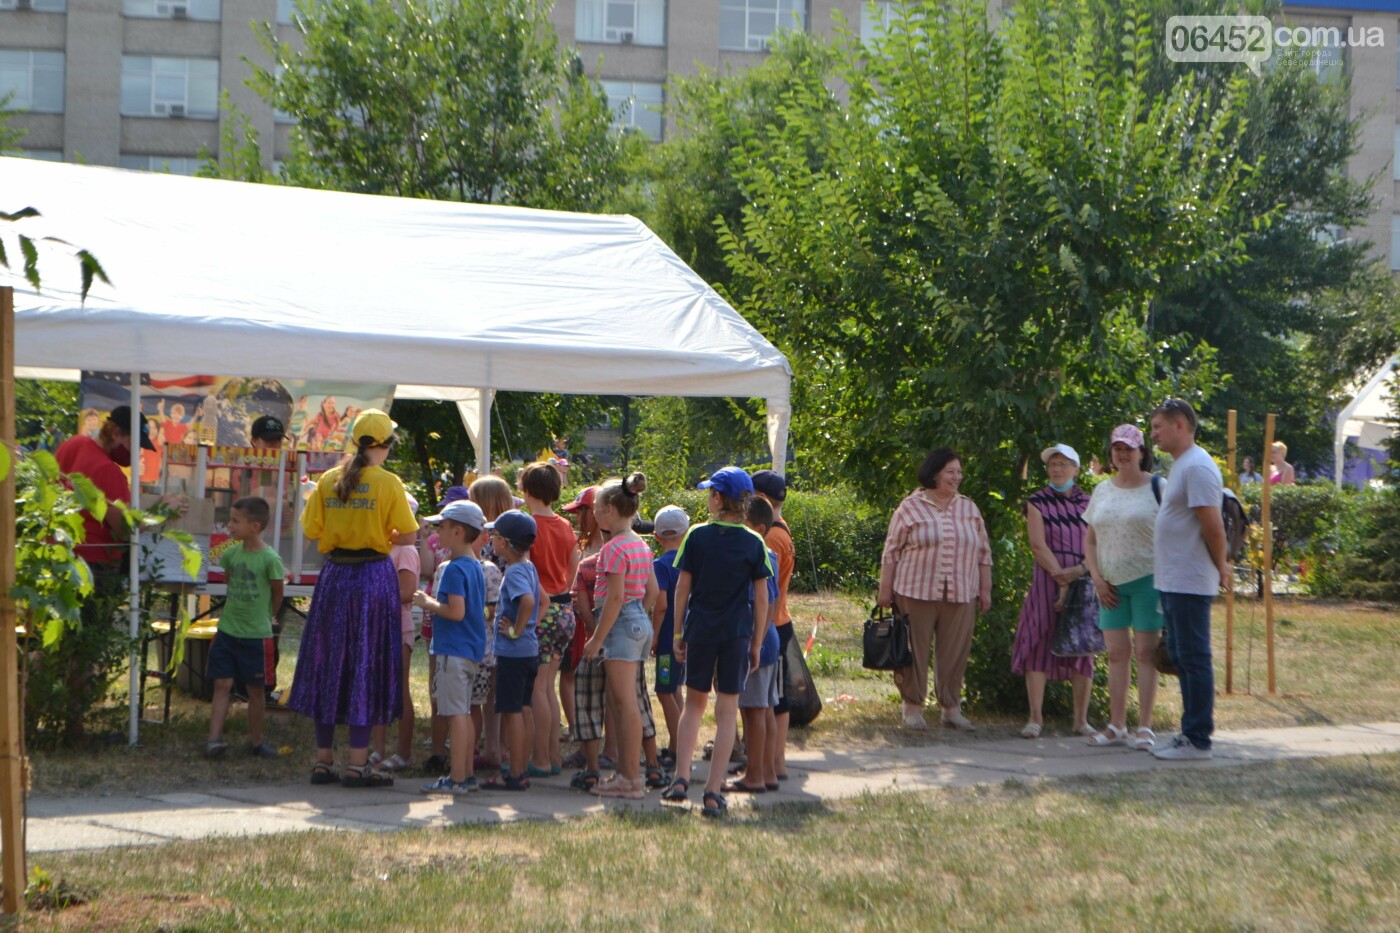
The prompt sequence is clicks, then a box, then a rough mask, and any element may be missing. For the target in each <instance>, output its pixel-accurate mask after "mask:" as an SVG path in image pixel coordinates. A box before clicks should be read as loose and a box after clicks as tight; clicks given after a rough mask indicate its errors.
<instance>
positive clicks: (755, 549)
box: [662, 466, 773, 817]
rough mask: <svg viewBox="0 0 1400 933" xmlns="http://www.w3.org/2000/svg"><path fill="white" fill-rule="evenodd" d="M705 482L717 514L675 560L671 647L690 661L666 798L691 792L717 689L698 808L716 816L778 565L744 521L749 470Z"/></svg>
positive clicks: (688, 538)
mask: <svg viewBox="0 0 1400 933" xmlns="http://www.w3.org/2000/svg"><path fill="white" fill-rule="evenodd" d="M699 488H701V489H708V490H709V491H710V497H709V500H708V502H707V503H706V505H707V506H708V508H709V510H710V516H711V518H710V521H708V522H706V523H705V524H703V525H699V526H697V527H695V528H692V529H691V530H690V532H689V533H688V534H687V535H686V537H685V541H684V542H683V543H682V544H681V550H680V555H679V557H677V559H676V566H677V567H679V568H680V577H679V578H678V579H677V580H676V600H675V613H674V619H675V626H676V628H675V633H674V635H675V642H674V646H673V650H674V653H675V656H676V660H677V661H680V662H683V663H684V664H685V665H686V676H685V686H686V692H685V710H684V712H683V713H682V714H681V722H680V741H679V743H678V747H677V749H676V752H677V754H676V779H675V780H674V781H673V782H672V783H671V786H670V787H669V788H668V789H667V790H666V793H665V794H663V795H662V799H663V800H666V801H670V802H682V801H685V800H686V799H687V796H688V793H689V790H690V781H689V774H690V762H691V758H692V757H693V756H694V754H695V742H696V739H697V738H698V737H699V733H700V721H701V718H702V717H703V716H704V715H705V707H706V706H707V705H708V704H709V700H710V690H711V689H714V690H715V692H716V693H717V694H718V696H717V698H716V700H715V750H714V757H713V762H714V763H712V764H711V766H710V774H709V777H708V778H707V780H706V781H705V793H704V796H703V798H702V804H703V806H702V809H701V811H700V812H701V815H703V816H711V817H717V816H722V815H723V814H724V812H725V811H726V810H727V809H728V804H727V803H726V801H725V799H724V796H723V794H721V792H720V787H721V784H722V783H723V781H724V771H725V769H724V764H723V763H724V762H727V761H728V760H729V753H730V751H731V750H732V748H733V745H734V735H735V732H736V729H735V726H736V721H737V719H738V714H739V694H740V693H741V692H742V691H743V689H744V681H745V679H746V678H747V677H748V674H749V672H750V671H752V670H757V669H758V662H759V652H760V650H761V648H762V646H763V641H762V637H763V631H764V624H766V623H767V621H768V587H767V586H766V585H763V584H762V581H764V580H766V579H767V578H768V577H771V576H772V575H773V568H772V566H771V564H770V563H769V560H768V549H767V548H766V547H765V546H764V544H763V539H762V538H761V537H759V536H758V534H757V533H755V532H754V531H753V530H752V529H750V528H749V527H748V526H746V525H745V524H744V519H745V516H746V514H747V511H748V505H749V500H750V499H752V498H753V480H752V479H751V478H750V477H749V474H748V473H746V472H744V471H743V470H741V469H739V468H738V467H735V466H728V467H725V468H724V469H722V470H717V471H716V472H715V473H714V475H712V476H711V477H710V478H709V479H708V480H706V481H705V482H703V483H701V484H700V487H699ZM755 584H757V585H755ZM751 590H752V593H753V601H752V603H750V600H749V594H750V591H751Z"/></svg>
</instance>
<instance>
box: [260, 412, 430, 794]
mask: <svg viewBox="0 0 1400 933" xmlns="http://www.w3.org/2000/svg"><path fill="white" fill-rule="evenodd" d="M393 443H394V423H393V422H392V421H390V420H389V416H388V415H386V414H385V413H384V412H382V411H378V410H376V409H373V408H367V409H365V410H364V411H362V412H360V414H359V416H358V417H357V418H356V419H355V423H354V425H353V426H352V427H351V430H350V446H351V452H348V453H347V454H346V456H345V459H344V460H343V461H342V462H341V464H340V465H339V466H337V467H335V468H333V469H331V470H328V471H327V472H326V473H325V474H324V475H323V476H322V477H321V479H320V481H319V482H318V483H317V484H316V489H315V490H314V491H313V492H312V493H311V496H310V498H309V499H308V500H307V503H306V511H305V512H303V513H302V516H301V527H302V530H303V531H305V532H306V536H307V537H308V538H310V539H312V540H313V541H315V542H316V546H317V548H318V549H319V550H320V551H321V553H322V554H324V555H326V564H325V566H324V567H323V568H322V569H321V573H320V575H319V576H318V577H317V578H316V590H315V592H314V593H313V594H312V596H311V609H310V611H309V612H308V613H307V616H306V627H305V629H304V630H303V632H302V636H301V649H300V650H299V651H298V652H297V667H296V674H295V676H294V677H293V678H292V689H291V694H290V697H289V698H288V700H287V706H288V707H289V708H290V709H294V710H296V711H297V712H299V713H302V714H304V715H306V716H308V717H310V718H311V721H312V722H313V723H315V727H316V764H315V765H314V766H313V767H312V769H311V783H312V784H330V783H333V782H335V781H339V782H340V783H341V784H342V785H344V786H346V787H387V786H388V785H390V784H393V783H394V779H393V777H392V776H391V775H389V774H388V773H386V772H384V771H381V770H379V769H377V768H374V767H372V766H371V765H370V764H369V763H368V758H369V738H370V730H371V728H372V727H374V726H385V725H388V724H389V723H390V722H392V721H393V720H395V719H398V718H399V716H400V714H401V713H402V711H403V688H402V685H401V684H400V682H399V681H400V678H401V677H402V664H401V661H400V656H401V654H402V642H401V635H400V629H399V626H400V608H401V605H402V604H401V603H400V601H399V588H398V572H397V571H396V570H395V569H394V563H393V561H391V560H390V559H389V549H390V548H391V547H393V546H394V545H395V544H404V545H411V544H413V542H414V540H415V538H416V537H417V534H418V520H417V519H416V518H414V515H413V511H412V509H410V508H409V504H408V495H407V493H405V492H404V488H403V483H402V482H400V481H399V478H398V477H397V476H395V475H394V474H392V473H390V472H388V471H387V470H385V469H384V468H383V466H382V464H383V463H384V460H385V459H386V458H387V457H388V456H389V450H390V448H391V447H392V446H393ZM341 724H343V725H347V726H349V727H350V757H349V763H348V765H347V766H346V768H345V775H344V777H341V776H340V775H338V774H336V772H335V771H334V770H333V765H334V763H335V753H334V749H333V747H332V743H333V740H334V736H335V727H336V726H337V725H341Z"/></svg>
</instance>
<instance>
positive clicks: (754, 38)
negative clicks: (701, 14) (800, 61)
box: [719, 0, 807, 52]
mask: <svg viewBox="0 0 1400 933" xmlns="http://www.w3.org/2000/svg"><path fill="white" fill-rule="evenodd" d="M806 23H807V3H806V0H720V3H719V47H720V48H722V49H735V50H738V51H747V52H762V51H764V50H765V49H767V48H768V40H769V39H770V38H771V37H772V36H774V35H776V34H777V33H779V32H784V31H786V30H799V31H800V30H802V29H805V28H806Z"/></svg>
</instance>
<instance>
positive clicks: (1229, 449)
mask: <svg viewBox="0 0 1400 933" xmlns="http://www.w3.org/2000/svg"><path fill="white" fill-rule="evenodd" d="M1238 416H1239V412H1237V411H1235V409H1233V408H1232V409H1230V415H1229V420H1228V421H1227V428H1226V436H1227V438H1228V440H1227V441H1226V446H1225V465H1226V466H1228V467H1229V468H1230V475H1231V476H1235V477H1236V479H1238V475H1237V474H1236V473H1235V426H1236V424H1237V422H1238ZM1235 485H1236V487H1238V485H1239V484H1238V482H1237V483H1236V484H1235ZM1235 492H1236V493H1238V492H1239V489H1238V488H1236V489H1235ZM1241 501H1243V500H1241ZM1230 569H1231V570H1232V571H1233V570H1234V567H1233V566H1231V568H1230ZM1225 692H1226V693H1234V692H1235V578H1234V577H1233V576H1231V577H1230V588H1229V589H1227V590H1226V591H1225Z"/></svg>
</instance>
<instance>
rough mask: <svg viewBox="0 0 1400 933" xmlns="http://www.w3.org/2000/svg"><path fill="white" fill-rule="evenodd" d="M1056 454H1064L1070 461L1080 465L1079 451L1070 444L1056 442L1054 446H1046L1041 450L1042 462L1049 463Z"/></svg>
mask: <svg viewBox="0 0 1400 933" xmlns="http://www.w3.org/2000/svg"><path fill="white" fill-rule="evenodd" d="M1054 454H1062V455H1063V456H1064V457H1065V459H1067V460H1069V462H1070V463H1073V464H1074V465H1075V466H1079V452H1078V451H1076V450H1075V449H1074V448H1073V447H1071V446H1069V445H1068V444H1056V445H1055V446H1054V447H1047V448H1045V449H1044V450H1042V451H1041V452H1040V462H1041V463H1049V462H1050V457H1051V456H1052V455H1054Z"/></svg>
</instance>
